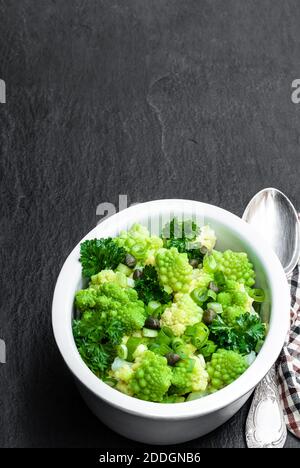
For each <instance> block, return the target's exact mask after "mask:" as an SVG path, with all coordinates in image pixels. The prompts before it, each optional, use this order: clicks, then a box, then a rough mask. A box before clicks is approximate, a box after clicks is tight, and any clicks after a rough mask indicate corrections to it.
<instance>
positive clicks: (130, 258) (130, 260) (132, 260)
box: [125, 254, 136, 268]
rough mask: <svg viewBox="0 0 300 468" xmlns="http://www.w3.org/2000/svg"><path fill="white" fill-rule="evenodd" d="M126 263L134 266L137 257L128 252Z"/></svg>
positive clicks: (130, 266)
mask: <svg viewBox="0 0 300 468" xmlns="http://www.w3.org/2000/svg"><path fill="white" fill-rule="evenodd" d="M125 263H126V265H127V266H128V267H129V268H133V267H135V265H136V258H135V257H134V256H133V255H130V254H126V256H125Z"/></svg>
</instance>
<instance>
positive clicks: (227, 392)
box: [52, 200, 290, 444]
mask: <svg viewBox="0 0 300 468" xmlns="http://www.w3.org/2000/svg"><path fill="white" fill-rule="evenodd" d="M182 213H184V215H185V217H186V218H189V217H191V216H195V215H196V216H197V218H200V219H201V218H202V221H203V222H204V223H205V224H206V223H209V224H210V225H211V226H212V228H214V229H215V231H216V234H217V237H218V244H217V248H219V249H225V248H231V249H232V250H236V251H238V250H243V251H246V252H247V253H248V255H249V256H250V258H251V260H252V262H253V264H254V267H255V270H256V274H257V285H258V286H259V287H262V288H264V289H265V290H266V291H267V301H266V303H265V307H264V311H263V313H264V316H265V317H267V318H268V317H269V318H270V320H269V322H270V327H269V332H268V335H267V337H266V340H265V343H264V345H263V347H262V349H261V351H260V353H259V355H258V356H257V358H256V360H255V361H254V363H253V364H252V365H251V366H250V367H249V368H248V369H247V370H246V372H245V373H244V374H243V375H242V376H241V377H239V378H238V379H237V380H236V381H235V382H233V383H232V384H230V385H228V386H227V387H226V388H224V389H222V390H220V391H218V392H217V393H215V394H212V395H208V396H206V397H204V398H202V399H199V400H194V401H190V402H185V403H178V404H160V403H152V402H146V401H142V400H138V399H136V398H132V397H130V396H127V395H125V394H122V393H120V392H119V391H117V390H115V389H113V388H111V387H109V386H108V385H106V384H105V383H103V382H102V381H101V380H100V379H98V378H97V377H96V376H95V375H94V374H93V373H92V372H91V371H90V370H89V368H88V367H87V366H86V365H85V363H84V362H83V361H82V359H81V357H80V355H79V353H78V351H77V348H76V346H75V343H74V339H73V335H72V328H71V320H72V314H73V300H74V294H75V292H76V291H77V290H78V289H80V288H81V286H82V279H81V266H80V263H79V261H78V259H79V244H78V245H77V246H76V247H75V249H74V250H73V251H72V252H71V253H70V255H69V256H68V258H67V260H66V261H65V264H64V266H63V267H62V270H61V272H60V274H59V277H58V280H57V284H56V288H55V292H54V298H53V306H52V321H53V329H54V335H55V339H56V342H57V345H58V347H59V350H60V352H61V354H62V356H63V358H64V360H65V362H66V364H67V366H68V367H69V369H70V370H71V372H72V373H73V375H74V377H75V379H76V381H77V384H78V387H79V390H80V392H81V394H82V396H83V398H84V400H85V401H86V403H87V405H88V406H89V407H90V409H91V410H92V411H93V412H94V413H95V414H96V415H97V416H98V418H99V419H101V420H102V421H103V422H104V423H105V424H107V426H109V427H110V428H112V429H113V430H115V431H116V432H119V433H120V434H122V435H124V436H126V437H129V438H131V439H135V440H138V441H141V442H145V443H149V444H176V443H180V442H184V441H187V440H191V439H194V438H196V437H199V436H201V435H203V434H206V433H208V432H210V431H211V430H213V429H215V428H216V427H217V426H219V425H221V424H222V423H224V422H225V421H226V420H227V419H229V418H230V417H231V416H233V415H234V413H236V411H238V410H239V409H240V408H241V406H242V405H243V404H244V403H245V401H246V400H247V399H248V398H249V396H250V394H251V392H252V390H253V389H254V387H255V386H256V385H257V383H258V382H259V381H260V380H261V379H262V378H263V377H264V375H265V374H266V373H267V371H268V370H269V369H270V367H271V366H272V364H273V363H274V361H275V360H276V358H277V356H278V354H279V352H280V350H281V348H282V346H283V343H284V338H285V335H286V332H287V329H288V324H289V300H290V298H289V290H288V285H287V281H286V277H285V274H284V271H283V269H282V267H281V265H280V262H279V260H278V259H277V257H276V255H275V254H274V253H273V252H272V251H271V249H270V247H269V246H268V244H267V243H266V242H265V241H264V240H263V239H261V238H259V236H258V235H257V234H256V233H255V231H254V230H253V229H252V228H251V226H249V225H248V224H246V223H245V222H244V221H242V220H241V219H240V218H238V217H237V216H235V215H233V214H231V213H229V212H228V211H225V210H223V209H221V208H217V207H215V206H212V205H208V204H203V203H200V202H196V201H190V200H157V201H151V202H147V203H142V204H140V205H135V206H132V207H130V208H127V209H126V210H124V211H121V212H120V213H118V214H115V215H114V216H112V217H110V218H108V219H107V220H105V221H104V222H103V223H101V224H99V225H98V226H97V227H95V229H93V230H92V231H91V232H89V234H88V235H87V236H86V237H85V238H84V239H83V240H85V239H93V238H95V237H108V236H115V235H117V234H118V232H119V230H120V229H128V228H129V227H130V226H131V225H132V224H134V223H136V222H138V223H142V224H145V223H147V221H148V219H150V218H151V219H152V221H153V220H154V221H157V220H158V219H159V217H160V216H163V217H165V216H166V215H170V214H171V215H173V214H174V215H175V216H180V215H182ZM81 242H82V241H81ZM74 411H76V408H74Z"/></svg>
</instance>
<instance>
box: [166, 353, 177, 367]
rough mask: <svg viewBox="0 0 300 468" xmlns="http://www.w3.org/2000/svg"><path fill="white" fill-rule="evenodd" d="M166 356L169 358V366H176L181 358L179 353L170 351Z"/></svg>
mask: <svg viewBox="0 0 300 468" xmlns="http://www.w3.org/2000/svg"><path fill="white" fill-rule="evenodd" d="M165 358H167V361H168V364H169V366H175V364H176V363H177V362H178V361H180V359H181V357H180V356H179V354H175V353H168V354H166V355H165Z"/></svg>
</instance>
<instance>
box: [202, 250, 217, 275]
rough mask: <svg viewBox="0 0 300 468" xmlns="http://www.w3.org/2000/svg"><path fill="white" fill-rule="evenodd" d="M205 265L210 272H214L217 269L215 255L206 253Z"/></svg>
mask: <svg viewBox="0 0 300 468" xmlns="http://www.w3.org/2000/svg"><path fill="white" fill-rule="evenodd" d="M203 266H205V269H206V270H207V271H210V272H212V273H213V272H214V271H215V269H216V268H217V262H216V260H215V259H214V256H213V255H211V254H206V255H205V257H204V260H203Z"/></svg>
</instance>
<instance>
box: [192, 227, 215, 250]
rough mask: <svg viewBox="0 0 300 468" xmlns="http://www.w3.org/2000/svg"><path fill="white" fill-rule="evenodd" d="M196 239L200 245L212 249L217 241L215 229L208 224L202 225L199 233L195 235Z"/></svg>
mask: <svg viewBox="0 0 300 468" xmlns="http://www.w3.org/2000/svg"><path fill="white" fill-rule="evenodd" d="M196 241H197V242H199V243H200V245H201V247H206V248H207V249H208V250H212V249H213V248H214V246H215V245H216V241H217V237H216V234H215V231H214V230H213V229H212V228H211V227H210V226H208V225H205V226H202V227H201V228H200V234H199V235H198V236H197V237H196Z"/></svg>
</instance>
